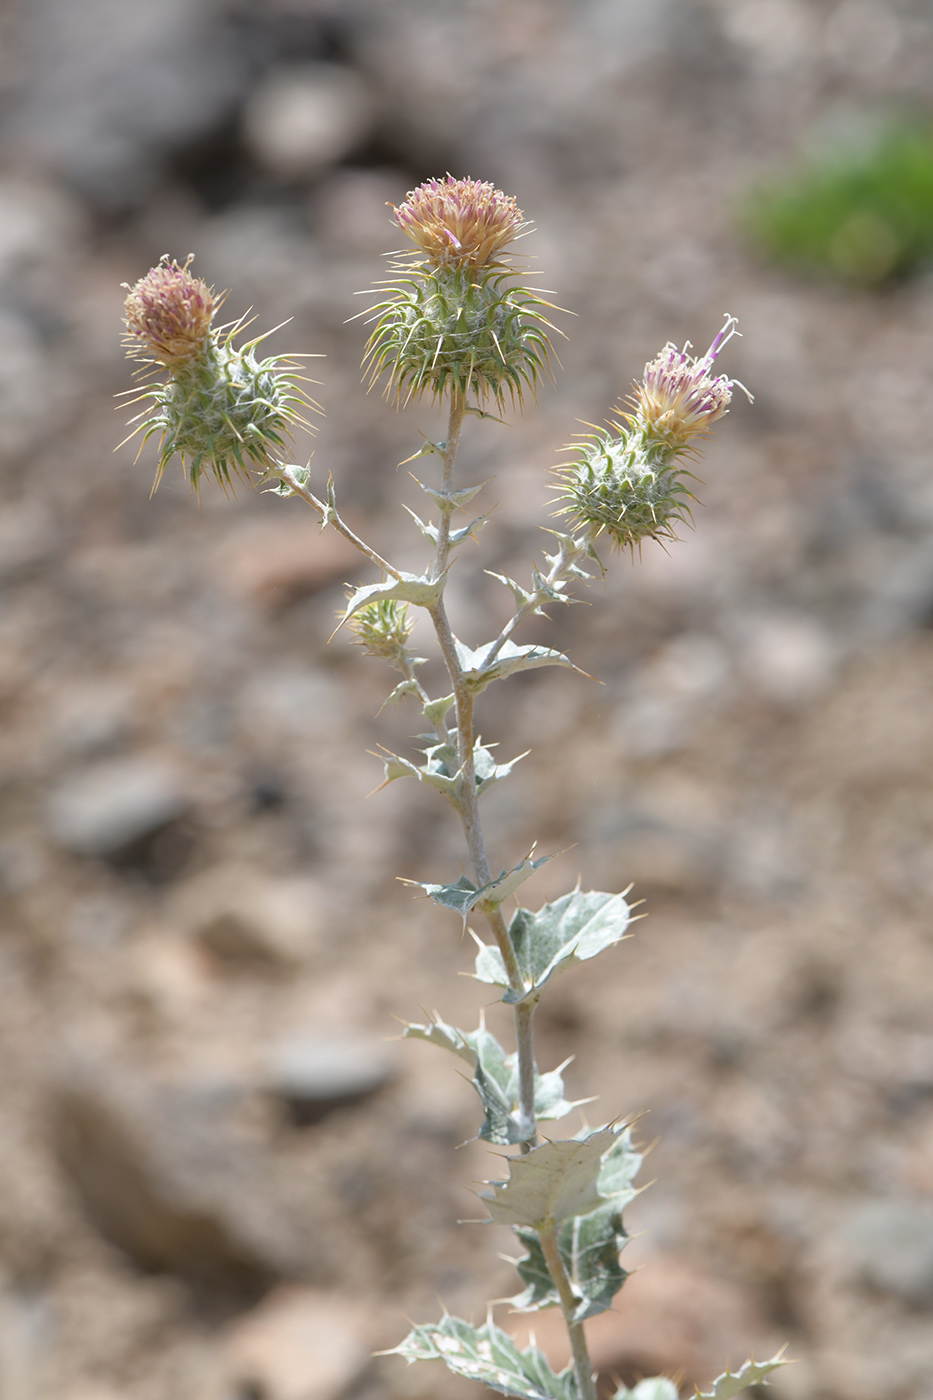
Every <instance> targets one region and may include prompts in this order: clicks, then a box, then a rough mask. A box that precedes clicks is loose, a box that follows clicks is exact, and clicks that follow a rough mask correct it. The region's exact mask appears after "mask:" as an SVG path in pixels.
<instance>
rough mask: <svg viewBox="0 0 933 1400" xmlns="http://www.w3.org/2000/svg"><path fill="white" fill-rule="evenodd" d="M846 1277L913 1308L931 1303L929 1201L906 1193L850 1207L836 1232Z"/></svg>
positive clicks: (932, 1209) (932, 1222) (932, 1210)
mask: <svg viewBox="0 0 933 1400" xmlns="http://www.w3.org/2000/svg"><path fill="white" fill-rule="evenodd" d="M836 1246H837V1249H838V1250H839V1253H840V1259H841V1263H842V1265H843V1267H844V1270H845V1272H846V1273H847V1274H849V1276H850V1277H855V1278H856V1279H857V1280H858V1281H859V1282H861V1283H862V1284H864V1285H867V1287H869V1288H871V1289H874V1290H876V1291H878V1292H879V1293H889V1294H891V1295H893V1296H894V1297H895V1298H899V1299H900V1300H901V1301H902V1302H904V1303H907V1304H909V1305H910V1306H913V1307H926V1308H928V1307H930V1306H931V1304H933V1205H931V1204H930V1203H929V1201H925V1200H917V1199H910V1198H902V1199H889V1200H868V1201H863V1202H860V1203H859V1204H858V1205H856V1206H854V1207H852V1208H851V1209H850V1210H849V1212H848V1214H847V1215H846V1217H845V1219H844V1220H843V1222H842V1224H841V1227H840V1229H839V1232H838V1234H837V1237H836Z"/></svg>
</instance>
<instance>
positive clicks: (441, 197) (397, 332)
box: [364, 175, 553, 406]
mask: <svg viewBox="0 0 933 1400" xmlns="http://www.w3.org/2000/svg"><path fill="white" fill-rule="evenodd" d="M393 207H394V206H393ZM395 219H396V222H397V223H398V225H399V227H400V228H402V229H403V230H404V231H405V233H407V234H408V236H409V237H410V238H411V239H412V241H413V242H414V244H415V247H414V248H412V249H409V250H408V252H409V254H410V255H411V256H408V257H405V258H404V260H402V261H398V262H396V263H395V264H394V267H393V271H394V272H395V273H396V274H397V275H396V276H395V277H393V278H391V279H389V280H388V281H387V282H386V283H385V284H384V285H385V291H384V293H383V294H382V297H381V299H380V300H379V301H378V302H377V304H376V306H375V308H374V310H373V315H372V318H371V319H372V321H374V322H375V328H374V330H373V332H372V334H371V335H370V337H369V343H368V345H367V348H366V358H365V361H364V364H365V365H366V367H367V368H368V369H369V371H370V385H372V384H373V383H374V382H375V381H376V380H377V379H378V378H379V377H380V375H382V374H383V373H385V374H387V375H388V385H387V389H386V393H387V395H393V394H394V396H395V397H396V399H397V400H398V401H399V402H400V403H407V402H408V401H409V400H410V399H411V398H418V397H420V395H422V394H424V393H431V394H434V395H436V396H438V397H440V396H441V395H443V394H445V393H447V392H450V393H452V394H457V395H475V397H476V398H477V399H478V400H480V401H482V400H483V399H485V398H487V397H490V396H491V397H492V398H494V399H495V401H496V403H497V404H499V405H500V406H503V405H504V402H505V399H506V396H508V397H509V399H510V400H511V401H512V403H517V404H518V405H519V406H521V403H522V394H523V390H524V389H525V388H526V387H527V388H531V389H532V390H534V389H535V388H536V386H537V380H538V375H539V374H540V373H542V372H543V373H549V371H550V354H551V345H550V341H549V339H548V331H549V330H552V329H553V327H552V326H551V325H550V322H549V321H548V320H547V318H546V315H545V312H546V311H548V310H552V309H553V308H552V307H551V305H550V303H549V302H547V301H544V300H543V299H542V298H541V297H540V296H538V295H536V293H535V292H533V291H531V290H529V289H528V288H527V287H523V286H521V285H520V284H519V283H518V274H517V273H516V272H515V271H514V269H512V268H511V267H510V266H509V265H508V263H507V262H503V261H502V260H501V256H500V255H501V254H502V252H503V250H504V249H505V248H506V246H507V245H508V244H509V243H510V242H511V240H512V239H513V238H515V237H516V236H517V234H518V233H519V232H520V231H521V230H522V229H523V228H525V227H526V225H525V221H524V218H523V215H522V211H521V210H520V209H519V208H517V207H516V204H515V200H514V199H512V198H510V196H508V195H505V194H503V193H502V191H501V190H497V189H496V188H495V186H494V185H492V184H490V183H489V182H488V181H482V180H469V179H464V180H455V179H454V178H453V176H452V175H448V176H447V177H446V179H443V180H428V181H426V182H425V184H423V185H419V186H418V188H417V189H415V190H411V191H410V193H409V195H408V197H407V199H406V201H405V203H404V204H403V205H401V206H400V207H399V208H397V209H395ZM419 254H420V256H419Z"/></svg>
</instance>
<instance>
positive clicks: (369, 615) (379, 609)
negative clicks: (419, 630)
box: [349, 598, 414, 665]
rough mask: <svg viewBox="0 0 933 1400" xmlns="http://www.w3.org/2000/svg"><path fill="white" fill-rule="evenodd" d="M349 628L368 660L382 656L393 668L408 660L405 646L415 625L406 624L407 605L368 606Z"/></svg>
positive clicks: (389, 602)
mask: <svg viewBox="0 0 933 1400" xmlns="http://www.w3.org/2000/svg"><path fill="white" fill-rule="evenodd" d="M349 626H350V627H351V628H352V630H353V631H354V632H355V633H356V639H357V641H358V642H359V644H360V646H361V647H363V649H364V650H365V651H366V652H367V654H368V655H369V656H381V657H382V658H383V659H384V660H385V661H388V662H390V663H391V664H392V665H398V664H399V663H403V664H404V663H405V662H406V661H407V660H410V658H409V656H408V652H407V649H406V645H405V644H406V642H407V641H408V638H409V637H410V636H411V632H412V627H413V626H414V624H413V623H412V622H411V621H410V620H409V617H408V605H407V603H399V602H397V601H395V600H394V599H392V598H389V599H380V600H379V601H378V602H375V603H367V604H366V606H365V607H362V608H360V609H359V611H358V612H356V613H355V614H354V616H353V617H352V618H351V619H350V623H349Z"/></svg>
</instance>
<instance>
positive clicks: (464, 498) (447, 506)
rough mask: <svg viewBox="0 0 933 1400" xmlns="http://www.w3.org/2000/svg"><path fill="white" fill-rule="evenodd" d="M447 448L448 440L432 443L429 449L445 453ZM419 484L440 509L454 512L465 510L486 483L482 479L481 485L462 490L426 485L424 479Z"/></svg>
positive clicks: (416, 479) (466, 487)
mask: <svg viewBox="0 0 933 1400" xmlns="http://www.w3.org/2000/svg"><path fill="white" fill-rule="evenodd" d="M446 448H447V444H446V442H444V443H432V444H431V446H430V448H429V449H428V450H429V451H430V450H432V449H433V450H434V451H438V452H440V453H441V455H443V453H444V452H445V451H446ZM422 451H424V449H422ZM413 480H415V481H418V478H417V477H414V478H413ZM418 485H419V486H420V487H421V489H422V491H423V492H424V493H425V495H426V496H430V497H431V500H432V501H433V502H434V504H435V505H436V506H437V507H438V509H439V510H442V511H444V512H445V513H452V512H453V511H455V510H464V509H465V508H466V507H467V506H468V505H469V504H470V502H471V501H472V499H473V497H474V496H477V495H478V494H479V493H480V491H482V489H483V487H484V486H485V485H486V483H485V481H482V482H480V484H479V486H465V487H463V488H462V490H460V491H439V490H438V489H437V487H435V486H426V485H425V484H424V482H423V481H418Z"/></svg>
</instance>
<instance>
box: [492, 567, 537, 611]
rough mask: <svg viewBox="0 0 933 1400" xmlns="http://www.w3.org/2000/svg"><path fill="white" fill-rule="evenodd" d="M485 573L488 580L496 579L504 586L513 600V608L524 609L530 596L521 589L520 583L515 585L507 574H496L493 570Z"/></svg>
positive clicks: (525, 590) (526, 591)
mask: <svg viewBox="0 0 933 1400" xmlns="http://www.w3.org/2000/svg"><path fill="white" fill-rule="evenodd" d="M486 572H487V574H488V575H489V577H490V578H494V579H497V580H498V582H499V583H504V584H505V586H506V588H508V589H509V591H510V592H511V594H512V597H513V598H514V599H515V606H516V607H517V608H521V607H524V605H525V603H527V602H530V600H531V594H530V593H529V592H528V590H527V588H522V586H521V584H520V583H516V582H515V580H514V578H509V576H508V574H497V573H496V572H495V571H494V570H493V569H487V570H486Z"/></svg>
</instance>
